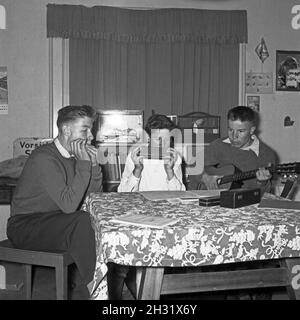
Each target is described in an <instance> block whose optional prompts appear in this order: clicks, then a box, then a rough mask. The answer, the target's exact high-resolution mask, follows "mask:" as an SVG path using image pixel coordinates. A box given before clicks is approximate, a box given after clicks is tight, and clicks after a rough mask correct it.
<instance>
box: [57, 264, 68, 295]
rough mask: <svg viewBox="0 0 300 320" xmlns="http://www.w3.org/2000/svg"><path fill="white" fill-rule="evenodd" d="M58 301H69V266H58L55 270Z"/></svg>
mask: <svg viewBox="0 0 300 320" xmlns="http://www.w3.org/2000/svg"><path fill="white" fill-rule="evenodd" d="M55 278H56V299H57V300H67V299H68V266H63V265H60V266H57V267H56V268H55Z"/></svg>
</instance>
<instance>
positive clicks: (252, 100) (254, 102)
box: [247, 96, 260, 112]
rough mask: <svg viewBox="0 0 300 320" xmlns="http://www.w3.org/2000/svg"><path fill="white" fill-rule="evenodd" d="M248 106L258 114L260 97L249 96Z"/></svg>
mask: <svg viewBox="0 0 300 320" xmlns="http://www.w3.org/2000/svg"><path fill="white" fill-rule="evenodd" d="M247 106H248V107H250V108H251V109H253V110H254V111H256V112H259V107H260V97H259V96H247Z"/></svg>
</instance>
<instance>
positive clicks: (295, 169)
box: [198, 162, 300, 189]
mask: <svg viewBox="0 0 300 320" xmlns="http://www.w3.org/2000/svg"><path fill="white" fill-rule="evenodd" d="M266 169H268V170H269V171H270V172H271V173H277V174H280V175H281V176H283V177H284V178H288V179H289V180H293V179H297V177H298V176H297V175H298V174H299V173H300V162H290V163H283V164H278V165H277V166H270V167H266ZM257 171H258V169H255V170H250V171H241V170H239V169H238V168H236V167H235V166H234V165H224V166H220V167H207V168H206V173H207V174H208V175H211V176H221V178H219V179H218V180H217V183H218V185H219V186H220V188H221V189H236V188H241V186H242V184H243V180H247V179H252V178H255V177H256V172H257ZM204 188H206V187H205V186H204V184H203V183H200V184H199V186H198V189H204Z"/></svg>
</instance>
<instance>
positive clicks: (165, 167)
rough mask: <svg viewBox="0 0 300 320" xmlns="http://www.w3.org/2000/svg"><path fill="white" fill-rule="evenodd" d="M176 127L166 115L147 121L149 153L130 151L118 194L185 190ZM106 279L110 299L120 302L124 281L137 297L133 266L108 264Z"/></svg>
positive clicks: (139, 150)
mask: <svg viewBox="0 0 300 320" xmlns="http://www.w3.org/2000/svg"><path fill="white" fill-rule="evenodd" d="M175 128H176V125H175V124H174V122H172V121H171V120H170V119H169V118H168V117H167V116H165V115H161V114H154V115H152V116H151V117H150V118H149V119H148V121H147V124H146V126H145V131H146V133H147V134H148V137H149V145H150V147H149V148H147V151H149V153H147V152H146V154H144V152H143V151H144V149H143V146H142V145H140V146H136V147H133V149H132V150H131V151H130V152H129V154H128V156H127V159H126V163H125V168H124V172H123V174H122V179H121V182H120V185H119V187H118V192H137V191H154V190H165V191H166V190H185V189H186V188H185V185H184V184H183V182H182V169H181V164H182V158H181V156H180V155H179V153H178V152H177V151H176V150H175V149H174V148H173V145H172V144H171V141H172V130H173V129H175ZM159 147H161V149H159ZM155 150H160V151H161V154H160V157H156V156H157V154H156V156H154V155H153V152H154V151H155ZM150 151H152V153H151V152H150ZM154 153H155V152H154ZM107 279H108V294H109V299H111V300H120V299H122V291H123V286H124V282H125V283H126V285H127V287H128V288H129V290H130V291H131V293H132V294H133V296H134V297H136V295H137V294H136V291H137V290H136V268H135V267H128V266H122V265H118V264H114V263H109V264H108V275H107Z"/></svg>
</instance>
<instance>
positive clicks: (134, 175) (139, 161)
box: [118, 114, 185, 192]
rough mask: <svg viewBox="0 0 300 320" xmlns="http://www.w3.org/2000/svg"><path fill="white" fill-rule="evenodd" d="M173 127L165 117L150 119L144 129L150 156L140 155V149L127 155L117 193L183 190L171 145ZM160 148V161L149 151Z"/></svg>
mask: <svg viewBox="0 0 300 320" xmlns="http://www.w3.org/2000/svg"><path fill="white" fill-rule="evenodd" d="M175 128H176V125H175V124H174V123H173V122H172V121H171V120H170V119H169V118H168V117H167V116H165V115H161V114H154V115H152V116H151V117H150V118H149V119H148V121H147V124H146V126H145V131H146V133H147V134H148V137H149V144H150V148H149V154H148V157H145V156H144V155H143V154H142V151H143V146H141V145H140V146H137V147H134V148H133V149H132V150H131V151H130V152H129V154H128V156H127V159H126V163H125V168H124V172H123V174H122V179H121V183H120V185H119V187H118V192H136V191H154V190H185V186H184V184H183V182H182V169H181V164H182V159H181V156H180V155H179V154H178V152H177V151H176V150H175V149H174V148H173V146H172V145H171V141H172V133H171V132H172V130H173V129H175ZM157 147H162V150H163V151H162V153H161V158H160V159H157V158H156V157H155V158H154V157H152V154H151V153H150V151H151V150H152V151H153V150H156V148H157Z"/></svg>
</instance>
